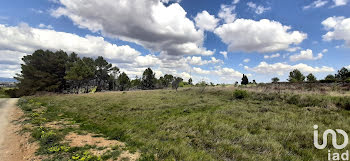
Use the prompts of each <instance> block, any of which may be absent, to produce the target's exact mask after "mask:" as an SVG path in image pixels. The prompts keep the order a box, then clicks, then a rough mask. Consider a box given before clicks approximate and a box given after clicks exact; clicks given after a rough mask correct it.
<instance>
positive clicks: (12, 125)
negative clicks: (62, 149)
mask: <svg viewBox="0 0 350 161" xmlns="http://www.w3.org/2000/svg"><path fill="white" fill-rule="evenodd" d="M17 101H18V99H0V160H1V161H28V160H30V161H36V160H42V158H40V157H37V156H35V151H36V150H37V148H38V147H39V146H38V145H37V144H36V143H35V142H34V143H29V138H30V134H29V133H20V130H21V124H20V122H21V121H23V112H22V110H21V109H19V108H18V107H17V106H16V103H17Z"/></svg>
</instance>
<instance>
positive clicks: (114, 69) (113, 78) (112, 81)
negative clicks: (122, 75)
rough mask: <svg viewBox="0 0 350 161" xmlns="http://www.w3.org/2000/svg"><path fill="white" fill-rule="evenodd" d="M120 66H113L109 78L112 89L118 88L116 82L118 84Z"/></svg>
mask: <svg viewBox="0 0 350 161" xmlns="http://www.w3.org/2000/svg"><path fill="white" fill-rule="evenodd" d="M119 72H120V71H119V68H118V67H112V68H111V71H110V79H109V87H110V90H113V91H114V90H115V89H116V84H117V80H116V77H117V75H118V74H119Z"/></svg>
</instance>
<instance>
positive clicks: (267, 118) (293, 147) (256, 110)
mask: <svg viewBox="0 0 350 161" xmlns="http://www.w3.org/2000/svg"><path fill="white" fill-rule="evenodd" d="M19 104H20V107H21V108H22V109H23V110H24V111H26V113H27V116H32V119H31V120H30V121H31V122H32V123H33V122H34V123H37V124H38V125H42V124H45V123H47V122H52V121H59V120H62V119H70V120H73V121H74V124H77V125H79V130H82V131H87V132H90V133H95V134H101V135H102V136H104V137H107V138H109V139H114V140H119V141H122V142H125V143H126V146H127V148H128V149H129V150H131V151H139V152H140V153H141V158H140V160H327V148H326V149H324V150H318V149H316V148H315V147H314V145H313V130H314V129H313V125H314V124H317V125H318V126H319V130H320V131H324V130H325V129H328V128H330V129H338V128H339V129H343V130H345V131H347V132H348V131H350V124H349V123H350V117H349V116H350V112H349V111H348V110H349V109H350V98H349V97H348V96H330V95H327V94H324V95H320V94H309V95H307V94H300V95H297V94H288V93H284V94H278V93H263V92H253V91H251V90H250V91H249V92H246V91H240V90H236V91H235V89H234V88H233V87H212V88H207V89H205V90H204V92H202V90H201V89H199V88H195V87H193V88H183V89H180V90H179V91H178V92H176V91H174V90H154V91H130V92H108V93H96V94H82V95H50V96H40V97H25V98H22V99H21V100H20V103H19ZM43 107H45V108H44V109H45V110H44V111H42V112H41V113H38V112H37V111H38V110H35V109H38V108H43ZM33 115H35V116H34V117H33ZM36 115H37V116H39V115H40V118H41V119H35V118H37V117H36ZM38 120H39V121H38ZM38 122H39V123H38ZM38 128H41V131H45V130H46V131H49V129H45V130H42V129H43V127H38ZM72 130H73V129H69V128H67V129H64V130H59V131H56V133H57V134H59V137H58V139H56V140H60V139H62V137H63V136H64V135H66V134H67V133H68V132H69V131H72ZM32 132H33V133H35V129H34V130H33V131H32ZM39 133H40V129H39ZM34 136H35V134H34ZM36 138H38V140H40V138H41V137H40V134H39V136H37V137H36ZM339 138H340V137H339ZM328 141H329V144H328V146H329V147H331V141H330V139H328ZM338 141H339V142H341V141H342V140H341V139H338ZM41 143H42V141H41ZM59 144H60V143H59V142H58V141H56V142H55V141H53V143H47V144H45V143H43V144H41V145H42V147H44V148H43V149H41V153H40V154H44V153H49V152H47V151H48V150H47V149H49V148H50V147H52V146H57V145H59ZM45 148H46V152H45ZM344 150H350V149H349V147H346V148H345V149H343V150H341V151H339V152H342V151H344ZM70 153H71V154H65V153H64V154H65V155H67V156H68V157H71V156H72V155H75V154H76V153H81V151H80V150H79V149H78V150H77V149H76V150H71V151H70ZM59 155H62V153H57V154H56V157H58V156H59ZM58 158H60V157H58ZM92 158H93V157H92ZM106 158H107V157H106ZM61 159H62V157H61ZM95 159H96V160H98V159H101V158H95ZM92 160H94V158H93V159H92ZM102 160H103V158H102Z"/></svg>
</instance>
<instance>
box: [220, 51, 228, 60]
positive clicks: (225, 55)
mask: <svg viewBox="0 0 350 161" xmlns="http://www.w3.org/2000/svg"><path fill="white" fill-rule="evenodd" d="M220 54H221V55H223V56H224V58H225V59H227V52H226V51H220Z"/></svg>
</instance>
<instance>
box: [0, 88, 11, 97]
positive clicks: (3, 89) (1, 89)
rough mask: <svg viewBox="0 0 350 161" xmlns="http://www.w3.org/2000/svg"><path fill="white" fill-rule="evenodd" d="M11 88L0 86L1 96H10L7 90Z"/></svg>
mask: <svg viewBox="0 0 350 161" xmlns="http://www.w3.org/2000/svg"><path fill="white" fill-rule="evenodd" d="M8 89H9V88H3V87H0V98H10V96H8V95H7V94H6V93H5V91H6V90H8Z"/></svg>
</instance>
